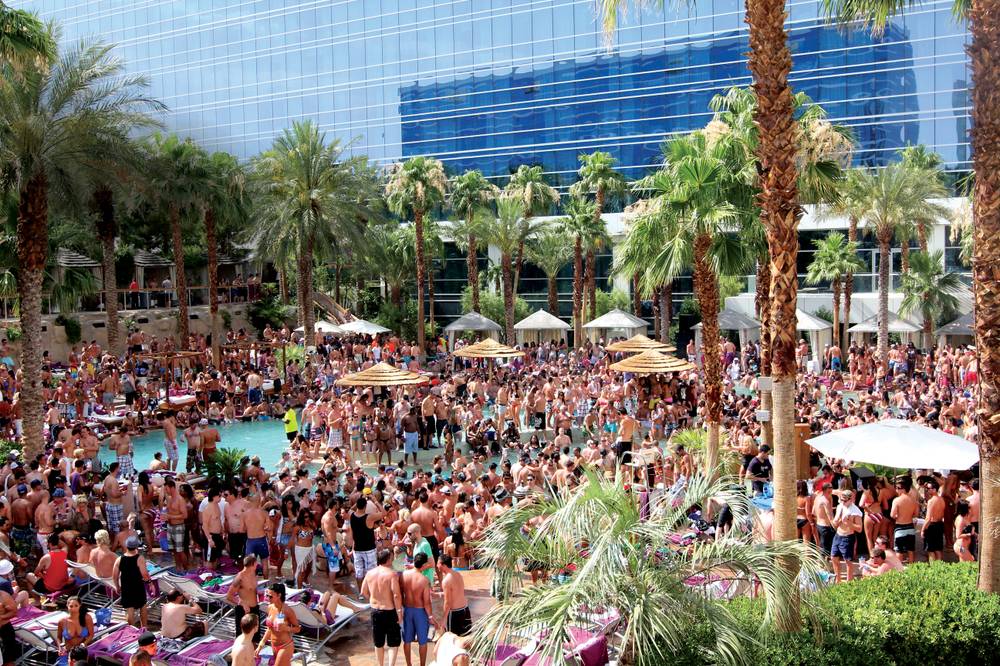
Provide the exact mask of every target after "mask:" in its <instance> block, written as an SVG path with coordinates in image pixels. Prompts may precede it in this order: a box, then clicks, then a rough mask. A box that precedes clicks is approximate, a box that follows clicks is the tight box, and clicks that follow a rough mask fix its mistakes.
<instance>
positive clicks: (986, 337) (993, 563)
mask: <svg viewBox="0 0 1000 666" xmlns="http://www.w3.org/2000/svg"><path fill="white" fill-rule="evenodd" d="M824 2H825V4H826V6H827V10H828V13H829V14H831V15H833V16H836V17H838V18H840V19H841V20H843V21H855V20H860V21H862V22H864V23H868V24H870V25H872V27H873V28H874V30H875V31H876V32H880V31H882V30H883V29H884V27H885V25H886V23H887V22H888V21H889V19H890V18H891V17H893V16H895V15H896V14H898V13H899V12H900V11H902V9H903V8H904V7H906V6H909V5H914V4H917V1H916V0H905V1H904V0H824ZM954 11H955V14H956V15H958V16H962V17H964V18H967V19H968V21H969V32H970V33H971V35H972V39H971V42H970V43H969V45H968V47H967V51H968V53H969V61H970V64H971V70H972V82H973V84H972V129H971V130H970V133H971V137H972V167H973V171H974V172H975V174H976V179H977V181H976V188H975V190H974V193H973V203H972V206H973V216H974V218H975V234H976V236H975V237H976V242H975V259H974V260H973V267H974V268H973V273H974V274H973V280H972V283H973V285H974V295H975V301H976V307H975V314H976V332H977V336H976V354H977V357H978V359H979V373H978V377H979V399H978V405H979V409H980V410H981V411H980V413H981V414H996V413H998V412H1000V342H997V341H996V340H995V338H994V337H993V336H992V332H993V331H996V330H997V329H998V327H1000V273H997V272H996V271H995V270H994V267H995V266H996V265H997V263H998V262H1000V151H997V149H996V145H997V137H998V136H1000V104H998V103H997V98H996V95H997V91H998V90H1000V62H998V60H997V54H998V53H1000V12H998V11H997V4H996V2H995V1H994V0H954ZM978 440H979V449H980V460H981V469H980V474H981V475H982V477H983V479H984V483H983V488H984V489H987V488H988V489H987V490H984V491H983V499H982V509H981V510H982V516H983V518H984V520H995V519H996V518H997V516H1000V486H998V485H997V484H996V483H994V482H993V480H994V479H996V478H1000V419H990V418H981V419H979V436H978ZM986 479H989V481H986ZM980 561H981V564H980V567H979V587H980V589H983V590H986V591H988V592H997V593H1000V530H997V529H990V530H984V533H983V543H982V552H981V557H980Z"/></svg>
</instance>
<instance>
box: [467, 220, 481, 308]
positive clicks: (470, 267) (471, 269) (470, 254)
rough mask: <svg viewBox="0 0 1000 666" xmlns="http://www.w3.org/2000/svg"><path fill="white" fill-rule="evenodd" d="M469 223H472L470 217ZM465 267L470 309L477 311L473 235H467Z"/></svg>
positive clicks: (476, 260)
mask: <svg viewBox="0 0 1000 666" xmlns="http://www.w3.org/2000/svg"><path fill="white" fill-rule="evenodd" d="M469 217H470V218H471V217H472V216H471V215H470V216H469ZM469 224H472V220H471V219H470V220H469ZM465 267H466V271H467V272H468V273H469V286H470V287H472V309H473V310H475V311H476V312H479V259H478V258H477V256H476V237H475V236H469V247H468V248H467V249H466V252H465Z"/></svg>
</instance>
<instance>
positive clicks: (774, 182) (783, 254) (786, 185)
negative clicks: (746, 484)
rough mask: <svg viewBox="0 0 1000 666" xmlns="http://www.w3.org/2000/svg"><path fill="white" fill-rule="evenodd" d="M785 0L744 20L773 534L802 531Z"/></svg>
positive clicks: (793, 573)
mask: <svg viewBox="0 0 1000 666" xmlns="http://www.w3.org/2000/svg"><path fill="white" fill-rule="evenodd" d="M786 18H787V13H786V11H785V2H784V0H747V4H746V22H747V25H748V26H749V38H750V54H749V57H748V62H747V64H748V66H749V69H750V72H751V73H752V75H753V88H754V92H755V93H756V95H757V108H756V110H755V112H754V120H755V121H756V123H757V127H758V132H759V140H758V144H757V158H758V160H759V161H760V164H761V165H763V171H762V173H761V174H760V179H759V183H758V184H759V186H760V196H759V201H760V206H761V216H762V218H763V220H764V226H765V228H766V229H767V236H768V250H769V251H770V255H771V288H770V303H769V306H770V307H771V322H770V323H771V341H770V342H771V355H772V358H771V361H772V372H771V376H772V377H773V380H774V382H773V400H774V410H773V412H772V422H773V423H774V441H775V446H774V451H775V456H774V525H773V533H774V538H775V539H776V540H779V541H792V540H794V539H796V538H797V536H798V534H797V530H796V525H795V512H796V509H797V502H796V497H795V478H796V458H797V455H796V447H797V442H796V434H795V371H796V365H795V338H796V331H795V328H796V326H795V319H796V318H795V307H796V304H797V291H798V275H797V270H796V257H797V255H798V249H799V240H798V224H799V218H800V216H801V214H802V213H801V209H800V208H799V204H798V190H797V180H798V174H797V173H796V168H795V156H796V145H795V137H796V136H798V132H797V131H796V129H797V128H796V124H795V116H794V108H793V102H792V90H791V87H790V86H789V85H788V76H789V74H790V73H791V69H792V54H791V51H790V50H789V48H788V33H787V32H786V31H785V19H786ZM781 564H782V569H783V571H784V573H785V575H786V576H788V577H789V578H791V581H792V585H791V586H790V593H789V595H788V598H786V599H781V600H779V602H778V603H777V604H776V609H775V610H776V612H777V616H776V618H775V622H776V626H777V628H778V629H779V630H781V631H787V632H791V631H795V630H797V629H798V628H799V626H800V622H801V617H800V615H799V595H798V586H797V585H795V580H796V578H797V576H798V567H799V563H798V561H797V560H796V559H795V558H786V559H784V560H783V561H782V562H781Z"/></svg>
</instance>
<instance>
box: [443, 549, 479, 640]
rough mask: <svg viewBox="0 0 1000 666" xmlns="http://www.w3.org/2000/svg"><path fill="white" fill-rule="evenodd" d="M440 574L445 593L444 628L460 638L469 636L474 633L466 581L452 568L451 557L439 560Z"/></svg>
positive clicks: (446, 556) (444, 556)
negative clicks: (466, 596)
mask: <svg viewBox="0 0 1000 666" xmlns="http://www.w3.org/2000/svg"><path fill="white" fill-rule="evenodd" d="M438 574H439V575H440V576H441V589H442V590H443V591H444V626H445V631H450V632H451V633H453V634H456V635H458V636H468V635H469V634H470V633H472V614H471V613H470V612H469V602H468V600H467V599H466V598H465V579H463V578H462V574H460V573H458V572H457V571H455V570H454V569H452V568H451V557H450V556H448V555H442V556H441V559H440V560H438Z"/></svg>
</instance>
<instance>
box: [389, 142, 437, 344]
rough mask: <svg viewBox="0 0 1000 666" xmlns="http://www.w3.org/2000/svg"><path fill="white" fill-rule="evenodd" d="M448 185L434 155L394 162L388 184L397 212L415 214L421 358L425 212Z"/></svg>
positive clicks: (393, 210)
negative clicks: (400, 162)
mask: <svg viewBox="0 0 1000 666" xmlns="http://www.w3.org/2000/svg"><path fill="white" fill-rule="evenodd" d="M447 189H448V177H447V176H445V173H444V166H443V165H442V164H441V162H440V161H439V160H436V159H434V158H433V157H411V158H410V159H408V160H407V161H406V162H403V163H402V164H397V165H395V166H394V168H393V170H392V173H391V174H390V176H389V182H387V183H386V185H385V195H386V203H387V204H388V206H389V210H391V211H392V212H393V213H395V214H396V215H398V216H400V217H402V218H407V217H410V216H412V218H413V226H414V228H415V232H416V237H415V243H416V255H417V347H419V348H420V359H421V360H423V355H424V353H425V351H426V346H425V342H424V338H425V335H426V331H425V328H424V326H425V324H424V317H425V313H424V279H425V275H426V268H427V267H426V265H425V263H424V215H426V214H427V213H428V212H430V211H431V210H433V209H434V208H435V207H436V206H439V205H440V204H441V203H442V202H443V201H444V198H445V192H446V191H447Z"/></svg>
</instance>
